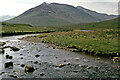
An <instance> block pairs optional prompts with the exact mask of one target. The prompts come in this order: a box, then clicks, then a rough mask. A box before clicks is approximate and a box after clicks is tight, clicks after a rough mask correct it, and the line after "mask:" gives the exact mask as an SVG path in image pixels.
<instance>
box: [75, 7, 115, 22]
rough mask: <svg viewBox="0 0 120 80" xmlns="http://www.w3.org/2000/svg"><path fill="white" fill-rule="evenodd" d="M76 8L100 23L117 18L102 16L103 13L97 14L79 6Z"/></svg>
mask: <svg viewBox="0 0 120 80" xmlns="http://www.w3.org/2000/svg"><path fill="white" fill-rule="evenodd" d="M77 8H78V9H79V10H83V11H85V12H86V13H88V14H89V15H91V16H94V17H96V18H98V19H100V21H105V20H110V19H113V18H116V17H117V16H116V15H107V14H103V13H98V12H96V11H92V10H89V9H86V8H83V7H81V6H78V7H77Z"/></svg>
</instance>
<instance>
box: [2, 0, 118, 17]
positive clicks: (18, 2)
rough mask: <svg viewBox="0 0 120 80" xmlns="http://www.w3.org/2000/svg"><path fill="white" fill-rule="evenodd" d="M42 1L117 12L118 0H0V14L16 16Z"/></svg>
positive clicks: (98, 10) (110, 12) (108, 12)
mask: <svg viewBox="0 0 120 80" xmlns="http://www.w3.org/2000/svg"><path fill="white" fill-rule="evenodd" d="M43 2H47V3H53V2H55V3H64V4H70V5H73V6H82V7H85V8H88V9H91V10H95V11H97V12H101V13H107V14H117V13H118V2H119V0H0V16H2V15H15V16H18V15H20V14H21V13H23V12H25V11H26V10H28V9H30V8H32V7H35V6H37V5H40V4H41V3H43Z"/></svg>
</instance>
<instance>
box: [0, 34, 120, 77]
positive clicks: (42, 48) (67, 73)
mask: <svg viewBox="0 0 120 80" xmlns="http://www.w3.org/2000/svg"><path fill="white" fill-rule="evenodd" d="M26 36H34V35H19V36H9V37H3V38H0V42H2V41H4V42H6V45H4V46H15V47H18V48H20V50H19V51H16V52H14V51H11V50H10V48H6V49H5V53H4V54H0V78H12V77H13V76H11V75H14V76H17V78H120V73H119V72H120V63H118V62H113V61H112V60H110V59H108V58H103V57H97V56H91V55H87V54H83V53H77V52H70V51H66V50H62V49H54V48H52V47H48V45H47V44H44V43H37V42H29V41H22V40H18V38H22V37H26ZM6 54H9V55H11V56H13V59H6V58H5V55H6ZM35 55H40V57H35ZM10 61H12V62H14V66H13V68H4V64H5V63H6V62H10ZM36 61H38V63H35V62H36ZM21 64H25V66H28V65H32V66H33V67H34V68H35V69H36V70H35V71H34V72H32V73H25V71H24V69H25V67H21V66H20V65H21ZM60 64H62V65H64V66H62V67H59V65H60ZM41 73H42V74H43V75H41Z"/></svg>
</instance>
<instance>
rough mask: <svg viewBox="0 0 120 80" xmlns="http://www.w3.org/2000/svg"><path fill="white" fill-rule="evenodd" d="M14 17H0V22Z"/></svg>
mask: <svg viewBox="0 0 120 80" xmlns="http://www.w3.org/2000/svg"><path fill="white" fill-rule="evenodd" d="M14 17H15V16H9V15H3V16H0V22H2V21H6V20H9V19H12V18H14Z"/></svg>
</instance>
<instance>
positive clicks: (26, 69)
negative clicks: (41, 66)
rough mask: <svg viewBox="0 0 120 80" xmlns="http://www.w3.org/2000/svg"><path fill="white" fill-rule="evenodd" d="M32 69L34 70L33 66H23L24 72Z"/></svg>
mask: <svg viewBox="0 0 120 80" xmlns="http://www.w3.org/2000/svg"><path fill="white" fill-rule="evenodd" d="M34 71H35V69H34V67H33V66H26V67H25V72H34Z"/></svg>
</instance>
